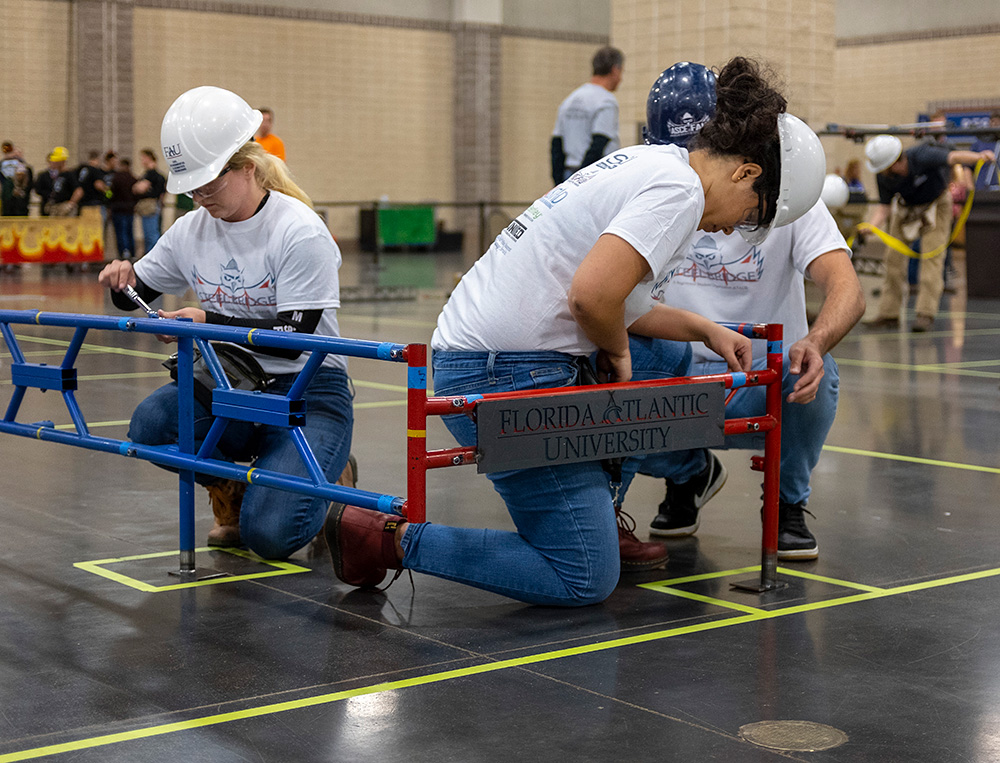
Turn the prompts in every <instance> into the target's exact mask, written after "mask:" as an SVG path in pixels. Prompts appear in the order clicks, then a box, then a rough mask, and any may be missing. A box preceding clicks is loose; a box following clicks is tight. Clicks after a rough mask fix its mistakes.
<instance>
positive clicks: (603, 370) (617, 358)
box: [597, 345, 632, 384]
mask: <svg viewBox="0 0 1000 763" xmlns="http://www.w3.org/2000/svg"><path fill="white" fill-rule="evenodd" d="M626 348H627V345H626ZM631 378H632V355H631V353H630V352H629V351H628V349H626V350H625V354H624V355H614V354H612V353H610V352H608V351H607V350H598V351H597V380H598V381H599V382H601V383H602V384H604V383H607V382H627V381H628V380H629V379H631Z"/></svg>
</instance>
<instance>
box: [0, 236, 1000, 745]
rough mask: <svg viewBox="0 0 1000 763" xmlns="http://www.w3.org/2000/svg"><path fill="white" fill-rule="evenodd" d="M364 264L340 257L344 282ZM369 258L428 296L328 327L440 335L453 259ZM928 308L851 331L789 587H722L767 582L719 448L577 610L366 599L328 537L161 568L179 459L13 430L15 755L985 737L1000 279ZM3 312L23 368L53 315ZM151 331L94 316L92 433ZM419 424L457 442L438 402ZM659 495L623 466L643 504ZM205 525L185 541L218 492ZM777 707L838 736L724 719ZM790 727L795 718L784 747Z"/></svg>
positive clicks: (448, 598)
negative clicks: (650, 538)
mask: <svg viewBox="0 0 1000 763" xmlns="http://www.w3.org/2000/svg"><path fill="white" fill-rule="evenodd" d="M421 257H422V258H423V259H421ZM363 265H364V262H363V258H362V257H361V256H360V255H350V256H348V258H347V261H346V262H345V267H344V270H343V273H344V280H345V283H350V282H351V280H350V279H351V278H356V277H357V274H358V273H359V272H361V271H362V270H363ZM386 266H387V267H389V268H399V267H401V266H402V267H405V268H411V269H412V268H416V269H417V270H420V271H421V273H422V275H421V278H427V279H430V282H431V283H433V284H435V286H436V288H434V289H429V290H427V291H425V292H423V296H422V297H421V298H420V299H418V300H415V301H407V302H384V303H380V304H376V303H371V302H358V303H350V304H346V305H345V306H344V308H343V309H342V310H341V311H340V323H341V327H342V330H343V332H344V334H345V335H346V336H351V337H356V338H361V339H378V340H388V341H396V342H410V341H427V340H428V339H429V337H430V334H431V331H432V329H433V326H434V321H435V318H436V315H437V312H438V310H439V308H440V305H441V303H442V300H443V296H444V293H445V291H446V289H447V287H448V285H449V282H450V279H451V278H452V274H453V272H454V270H455V269H456V268H457V267H459V266H458V265H457V264H456V262H455V261H454V260H453V259H452V258H450V257H448V256H428V255H409V256H407V255H400V256H399V258H397V259H396V260H395V261H391V260H390V261H388V262H387V264H386ZM355 282H356V281H355ZM866 285H867V286H869V287H871V286H872V285H873V284H872V283H866ZM0 287H2V289H0V307H2V308H4V309H29V308H31V309H43V310H46V311H61V312H88V313H106V314H116V311H115V310H114V308H113V307H112V306H111V304H110V301H109V300H108V299H107V298H106V296H105V295H104V294H103V293H102V292H101V291H100V290H99V289H98V288H97V287H96V286H95V284H94V275H93V273H90V274H67V273H65V272H63V271H61V270H59V269H56V270H53V271H51V272H47V273H45V274H42V273H41V272H40V271H38V270H37V269H29V270H26V271H23V272H22V273H21V274H20V275H16V274H8V273H4V274H0ZM869 312H871V310H870V311H869ZM934 328H935V330H934V331H933V332H930V333H927V334H923V335H914V334H910V333H908V332H906V331H895V332H888V333H885V332H883V333H874V332H870V331H866V330H865V329H863V328H861V327H859V328H857V329H856V330H855V331H854V332H853V333H852V334H851V335H850V336H848V337H847V338H846V339H845V340H844V342H842V343H841V345H840V346H839V347H838V348H837V349H836V350H835V353H834V354H835V357H836V358H837V360H838V362H839V364H840V374H841V406H840V411H839V414H838V417H837V421H836V423H835V425H834V428H833V431H832V433H831V435H830V437H829V440H828V444H827V448H826V451H825V452H824V454H823V457H822V460H821V461H820V464H819V466H818V468H817V470H816V472H815V473H814V479H813V498H812V500H811V501H810V505H809V509H810V510H811V511H812V512H813V514H815V519H810V520H809V524H810V526H811V528H812V529H813V531H814V532H815V534H816V536H817V537H818V539H819V544H820V558H819V560H818V561H815V562H809V563H800V564H795V565H787V566H786V567H782V572H781V579H782V580H783V581H784V582H787V583H788V587H787V588H785V589H783V590H781V591H778V592H772V593H768V594H764V595H758V594H748V593H740V592H736V591H733V590H731V589H730V587H729V584H730V583H731V582H733V581H737V580H746V579H753V578H755V577H756V576H757V574H758V573H757V571H756V568H755V566H756V565H757V564H758V563H759V558H760V551H759V548H760V532H759V520H758V509H759V482H760V477H759V475H758V474H757V473H754V472H751V471H750V470H749V468H748V463H749V455H750V454H749V453H748V452H725V453H722V454H721V457H722V459H723V461H724V462H725V463H726V465H727V467H728V468H729V471H730V478H729V482H728V483H727V485H726V487H725V489H724V490H723V491H722V492H721V493H720V494H719V495H718V496H717V497H716V498H715V499H713V500H712V502H711V503H710V504H709V505H708V506H707V507H706V509H705V510H704V511H703V521H702V526H701V529H700V530H699V532H698V534H697V535H696V536H695V537H694V538H691V539H686V540H680V541H674V542H671V543H670V553H671V559H670V564H669V567H668V569H666V570H660V571H656V572H652V573H647V574H644V575H638V576H630V577H626V578H623V579H622V580H621V582H620V584H619V586H618V589H617V590H616V591H615V593H614V594H613V595H612V596H611V598H610V599H608V600H607V601H606V602H605V603H604V604H602V605H600V606H594V607H589V608H584V609H579V610H570V611H566V610H556V609H548V608H542V607H531V606H525V605H522V604H518V603H516V602H513V601H509V600H507V599H504V598H502V597H499V596H495V595H492V594H488V593H483V592H479V591H476V590H473V589H470V588H466V587H463V586H460V585H457V584H453V583H449V582H446V581H441V580H437V579H434V578H430V577H427V576H424V575H414V576H413V583H414V587H413V588H412V589H411V587H410V583H409V580H408V579H407V578H406V577H405V576H404V577H403V578H401V579H400V580H398V581H397V582H396V583H395V585H394V586H393V587H392V588H390V589H389V590H388V592H386V593H366V592H359V591H355V590H351V589H349V588H348V587H346V586H344V585H342V584H340V583H339V582H338V581H337V580H336V578H335V577H334V576H333V574H332V571H331V569H330V567H329V563H328V557H327V555H326V551H325V550H324V549H322V548H310V549H304V550H303V551H301V552H299V553H298V554H296V555H295V556H294V557H293V558H292V559H291V560H290V563H291V564H290V565H286V566H284V567H277V566H275V565H273V564H268V563H263V562H261V561H259V560H256V559H254V558H245V557H241V556H237V555H233V554H228V553H224V552H219V551H215V552H208V551H204V552H199V554H198V564H199V565H200V566H205V567H215V568H217V569H220V570H223V571H227V572H231V573H233V576H232V578H230V579H229V580H227V581H226V582H221V583H217V584H212V585H199V586H193V587H186V588H185V587H182V588H176V587H174V586H176V585H177V580H176V578H172V577H169V576H168V574H167V573H168V571H169V570H171V569H176V567H177V564H178V562H177V547H178V542H177V537H178V536H177V481H176V478H175V477H174V476H172V475H170V474H167V473H165V472H162V471H160V470H158V469H156V468H155V467H153V466H151V465H149V464H147V463H144V462H139V461H135V460H131V459H126V458H121V457H118V456H113V455H107V454H103V453H96V452H91V451H86V450H82V449H78V448H73V447H69V446H65V445H59V444H54V443H45V442H37V441H34V440H31V439H26V438H20V437H14V436H11V435H0V470H2V471H0V522H2V524H0V527H2V536H3V542H2V547H3V554H2V557H0V574H2V578H0V656H2V659H0V763H3V761H14V760H34V759H44V760H53V761H59V760H67V761H69V760H72V761H87V762H89V761H129V762H130V763H133V762H135V761H178V760H192V761H213V762H219V763H228V762H230V761H298V762H307V761H379V762H384V761H504V762H505V763H508V762H509V761H534V760H582V761H619V760H636V761H664V760H668V761H675V760H676V761H727V762H728V763H732V761H779V760H797V761H824V762H826V761H901V762H902V761H906V762H907V763H913V762H915V761H920V762H923V761H926V762H927V763H940V762H941V761H949V762H951V761H996V760H1000V711H998V710H997V708H1000V617H998V615H997V614H996V612H997V606H996V602H997V600H998V599H1000V522H998V519H997V511H998V495H1000V457H998V452H1000V438H998V432H1000V404H998V402H1000V401H998V398H1000V390H998V388H997V385H998V383H1000V300H978V301H969V303H968V304H967V305H966V303H965V301H964V300H963V299H962V298H961V297H951V298H948V301H946V303H945V305H944V312H943V313H942V315H941V316H940V317H939V318H938V320H937V323H936V325H935V327H934ZM17 333H18V336H19V338H20V342H21V347H22V349H23V350H24V351H25V353H26V354H27V355H28V359H29V360H30V361H31V362H40V363H45V362H47V363H58V362H59V360H60V358H61V356H62V352H63V348H64V347H65V343H66V342H67V341H68V339H69V337H70V333H69V331H67V330H61V329H52V328H42V327H19V328H18V330H17ZM166 354H167V352H166V348H165V347H164V346H163V345H160V344H158V343H157V342H156V341H155V340H153V339H152V338H151V337H142V336H130V335H124V334H117V333H116V334H109V333H100V332H91V333H90V334H89V335H88V338H87V344H86V347H85V348H84V352H83V353H82V354H81V356H80V359H79V362H78V369H79V373H80V377H81V388H80V392H79V393H78V396H77V397H78V400H79V401H80V404H81V407H82V409H83V411H84V413H85V415H86V417H87V421H88V423H89V425H90V427H91V430H92V431H93V432H94V433H96V434H106V435H107V436H109V437H114V438H124V437H125V432H126V424H127V420H128V418H129V415H130V413H131V411H132V409H133V407H134V406H135V405H136V404H137V403H138V402H139V400H141V399H142V397H143V396H144V395H145V394H147V393H148V392H149V391H150V390H152V389H153V388H155V387H156V386H158V385H159V384H161V383H162V382H163V380H164V378H165V371H164V370H163V369H162V368H161V367H160V362H161V360H162V359H163V357H164V356H165V355H166ZM0 363H2V368H0V405H2V406H3V407H4V409H5V408H6V404H7V401H8V400H9V398H10V393H11V389H12V388H11V386H10V382H9V380H10V371H9V367H8V363H9V355H6V354H5V355H3V356H2V357H0ZM351 373H352V375H353V377H354V380H355V386H356V388H357V398H356V430H355V434H354V442H355V445H354V452H355V453H356V454H357V456H358V459H359V462H360V486H361V487H364V488H367V489H371V490H377V491H381V492H386V493H392V494H396V495H401V494H403V493H404V492H405V484H404V442H405V441H404V435H405V428H406V425H405V418H404V412H405V408H404V405H403V404H404V400H405V371H404V369H403V368H402V367H401V366H391V365H388V364H380V363H377V362H375V361H352V362H351ZM44 419H52V420H54V421H55V422H56V424H58V425H68V424H69V423H70V420H69V417H68V415H67V414H66V411H65V408H64V406H63V405H62V402H61V400H60V398H59V397H58V396H57V395H56V394H54V393H51V392H50V393H47V394H45V395H41V394H39V393H38V392H33V393H29V395H28V397H27V399H26V401H25V403H24V406H23V407H22V413H21V415H20V416H19V420H21V421H25V422H30V421H38V420H44ZM429 438H430V444H431V445H432V446H442V447H443V446H446V445H450V443H451V441H450V439H449V438H448V436H447V433H446V432H445V431H444V429H443V427H442V426H441V425H440V423H439V422H434V423H432V425H431V427H430V431H429ZM661 498H662V485H658V484H655V483H654V482H653V481H652V480H649V479H644V480H642V481H638V482H637V484H636V485H635V487H634V489H633V491H632V492H630V494H629V500H628V504H627V508H628V509H629V510H631V512H632V514H633V515H634V516H635V517H636V518H637V519H638V521H639V524H640V527H645V526H646V525H647V524H648V522H649V520H650V519H651V518H652V516H653V513H654V509H655V506H656V504H657V503H658V502H659V501H660V500H661ZM428 500H429V511H428V516H429V518H430V519H431V520H432V521H436V522H442V523H453V524H463V525H468V526H489V527H497V528H509V527H510V520H509V518H508V516H507V514H506V511H505V509H504V507H503V504H502V503H501V502H500V500H499V499H498V498H497V497H496V496H495V495H494V494H493V492H492V490H491V488H490V487H489V484H488V482H487V481H486V479H485V478H484V477H481V476H478V475H477V474H476V473H475V470H474V469H472V468H471V467H466V468H462V469H447V470H437V471H435V472H432V473H431V475H430V477H429V485H428ZM197 521H198V530H197V533H198V538H199V542H201V539H203V538H204V535H205V533H206V532H207V530H208V528H209V526H210V524H211V515H210V511H209V509H208V504H207V500H206V498H205V496H204V494H200V495H199V496H198V520H197ZM264 573H271V574H270V575H265V574H264ZM158 589H163V590H158ZM789 720H794V721H810V722H814V723H819V724H826V725H828V726H831V727H833V728H835V729H838V730H840V731H842V732H843V733H844V734H846V736H847V740H848V741H847V742H846V743H844V744H842V745H840V746H838V747H835V748H832V749H828V750H826V751H821V752H797V751H781V750H776V749H768V748H764V747H760V746H756V745H754V744H751V743H750V742H748V741H745V740H744V739H743V738H742V737H741V733H740V729H741V727H743V726H744V725H747V724H752V723H757V722H761V721H789ZM801 741H802V739H801V737H800V736H799V735H798V734H797V732H796V731H795V730H794V729H793V730H792V732H791V733H790V734H788V735H786V736H785V737H784V742H783V743H779V744H778V746H779V747H786V748H787V747H790V746H791V747H793V746H796V745H797V743H798V742H801Z"/></svg>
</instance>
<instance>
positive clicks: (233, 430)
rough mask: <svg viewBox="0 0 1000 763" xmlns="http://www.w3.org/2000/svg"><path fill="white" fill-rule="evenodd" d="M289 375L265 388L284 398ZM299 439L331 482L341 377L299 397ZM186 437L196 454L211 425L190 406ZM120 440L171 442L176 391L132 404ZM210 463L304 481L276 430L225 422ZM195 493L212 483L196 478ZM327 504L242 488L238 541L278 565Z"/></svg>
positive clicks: (343, 428) (335, 373)
mask: <svg viewBox="0 0 1000 763" xmlns="http://www.w3.org/2000/svg"><path fill="white" fill-rule="evenodd" d="M294 380H295V374H282V375H280V376H278V377H276V380H275V382H274V383H273V384H272V385H271V386H270V387H268V391H269V392H274V393H277V394H285V393H287V392H288V390H289V388H290V387H291V385H292V382H293V381H294ZM304 399H305V401H306V424H305V426H304V427H303V428H302V433H303V434H304V435H305V436H306V440H308V442H309V446H310V448H312V452H313V454H314V455H315V456H316V461H317V462H318V463H319V465H320V467H321V468H322V469H323V472H324V474H326V478H327V479H328V480H329V481H330V482H336V481H337V479H339V478H340V474H341V472H343V470H344V467H345V466H346V465H347V457H348V455H349V454H350V450H351V432H352V430H353V427H354V407H353V404H352V402H351V393H350V390H349V388H348V383H347V374H345V373H344V372H343V371H341V370H340V369H336V368H320V370H319V371H318V372H317V373H316V376H315V377H313V380H312V383H311V384H310V385H309V387H308V389H307V390H306V393H305V395H304ZM194 418H195V422H194V431H195V441H196V444H197V446H198V447H200V446H201V443H202V441H203V440H204V439H205V436H206V435H207V434H208V430H209V428H210V427H211V426H212V422H213V421H214V420H215V418H214V417H213V416H212V415H211V413H210V412H209V411H207V410H206V409H205V408H204V407H203V406H202V405H201V404H200V403H199V402H198V401H197V400H195V401H194ZM128 437H129V439H130V440H132V441H133V442H136V443H139V444H142V445H169V444H174V443H176V442H177V383H176V382H171V383H170V384H167V385H165V386H163V387H160V388H159V389H158V390H156V391H155V392H153V394H151V395H150V396H149V397H147V398H146V399H145V400H143V401H142V402H141V403H139V405H138V407H136V409H135V411H134V412H133V414H132V421H131V424H130V426H129V432H128ZM211 456H212V458H218V459H221V460H225V461H251V460H253V465H254V467H255V468H257V469H266V470H268V471H274V472H281V473H283V474H291V475H293V476H297V477H308V476H309V475H308V473H307V472H306V469H305V466H304V465H303V463H302V459H301V457H300V456H299V453H298V451H297V450H296V449H295V444H294V443H293V442H292V438H291V435H290V434H289V431H288V430H287V429H285V428H283V427H275V426H266V425H259V424H253V423H250V422H246V421H231V422H230V423H229V424H228V426H227V427H226V431H225V433H224V434H223V436H222V439H221V440H220V441H219V444H218V446H217V447H216V449H215V451H214V452H213V453H212V454H211ZM195 479H196V480H197V481H198V482H199V483H200V484H202V485H207V484H211V483H212V482H215V481H216V480H217V478H216V477H213V476H211V475H205V474H199V475H196V476H195ZM328 503H329V501H327V499H325V498H315V497H313V496H310V495H304V494H302V493H290V492H287V491H284V490H275V489H273V488H264V487H258V486H256V485H249V486H248V487H247V491H246V494H245V495H244V496H243V507H242V509H241V511H240V538H241V539H242V541H243V543H244V544H245V545H246V546H247V547H248V548H250V549H251V550H252V551H254V552H255V553H256V554H259V555H260V556H262V557H264V558H265V559H284V558H286V557H287V556H289V555H290V554H292V553H294V552H295V551H297V550H298V549H300V548H302V546H304V545H306V544H307V543H308V542H309V541H310V540H312V539H313V538H314V537H315V536H316V533H318V532H319V531H320V529H321V528H322V527H323V521H324V520H325V519H326V507H327V505H328Z"/></svg>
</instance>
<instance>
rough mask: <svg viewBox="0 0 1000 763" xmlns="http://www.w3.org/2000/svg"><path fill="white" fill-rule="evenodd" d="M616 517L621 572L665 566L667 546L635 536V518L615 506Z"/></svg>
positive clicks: (640, 570)
mask: <svg viewBox="0 0 1000 763" xmlns="http://www.w3.org/2000/svg"><path fill="white" fill-rule="evenodd" d="M615 517H616V518H617V519H618V553H619V555H620V556H621V561H622V572H642V571H644V570H656V569H660V568H662V567H666V566H667V558H668V556H667V547H666V546H665V545H664V544H662V543H660V542H659V541H641V540H639V539H638V538H637V537H636V536H635V520H634V519H632V517H631V516H630V515H629V514H626V513H625V512H624V511H622V507H621V506H615Z"/></svg>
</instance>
